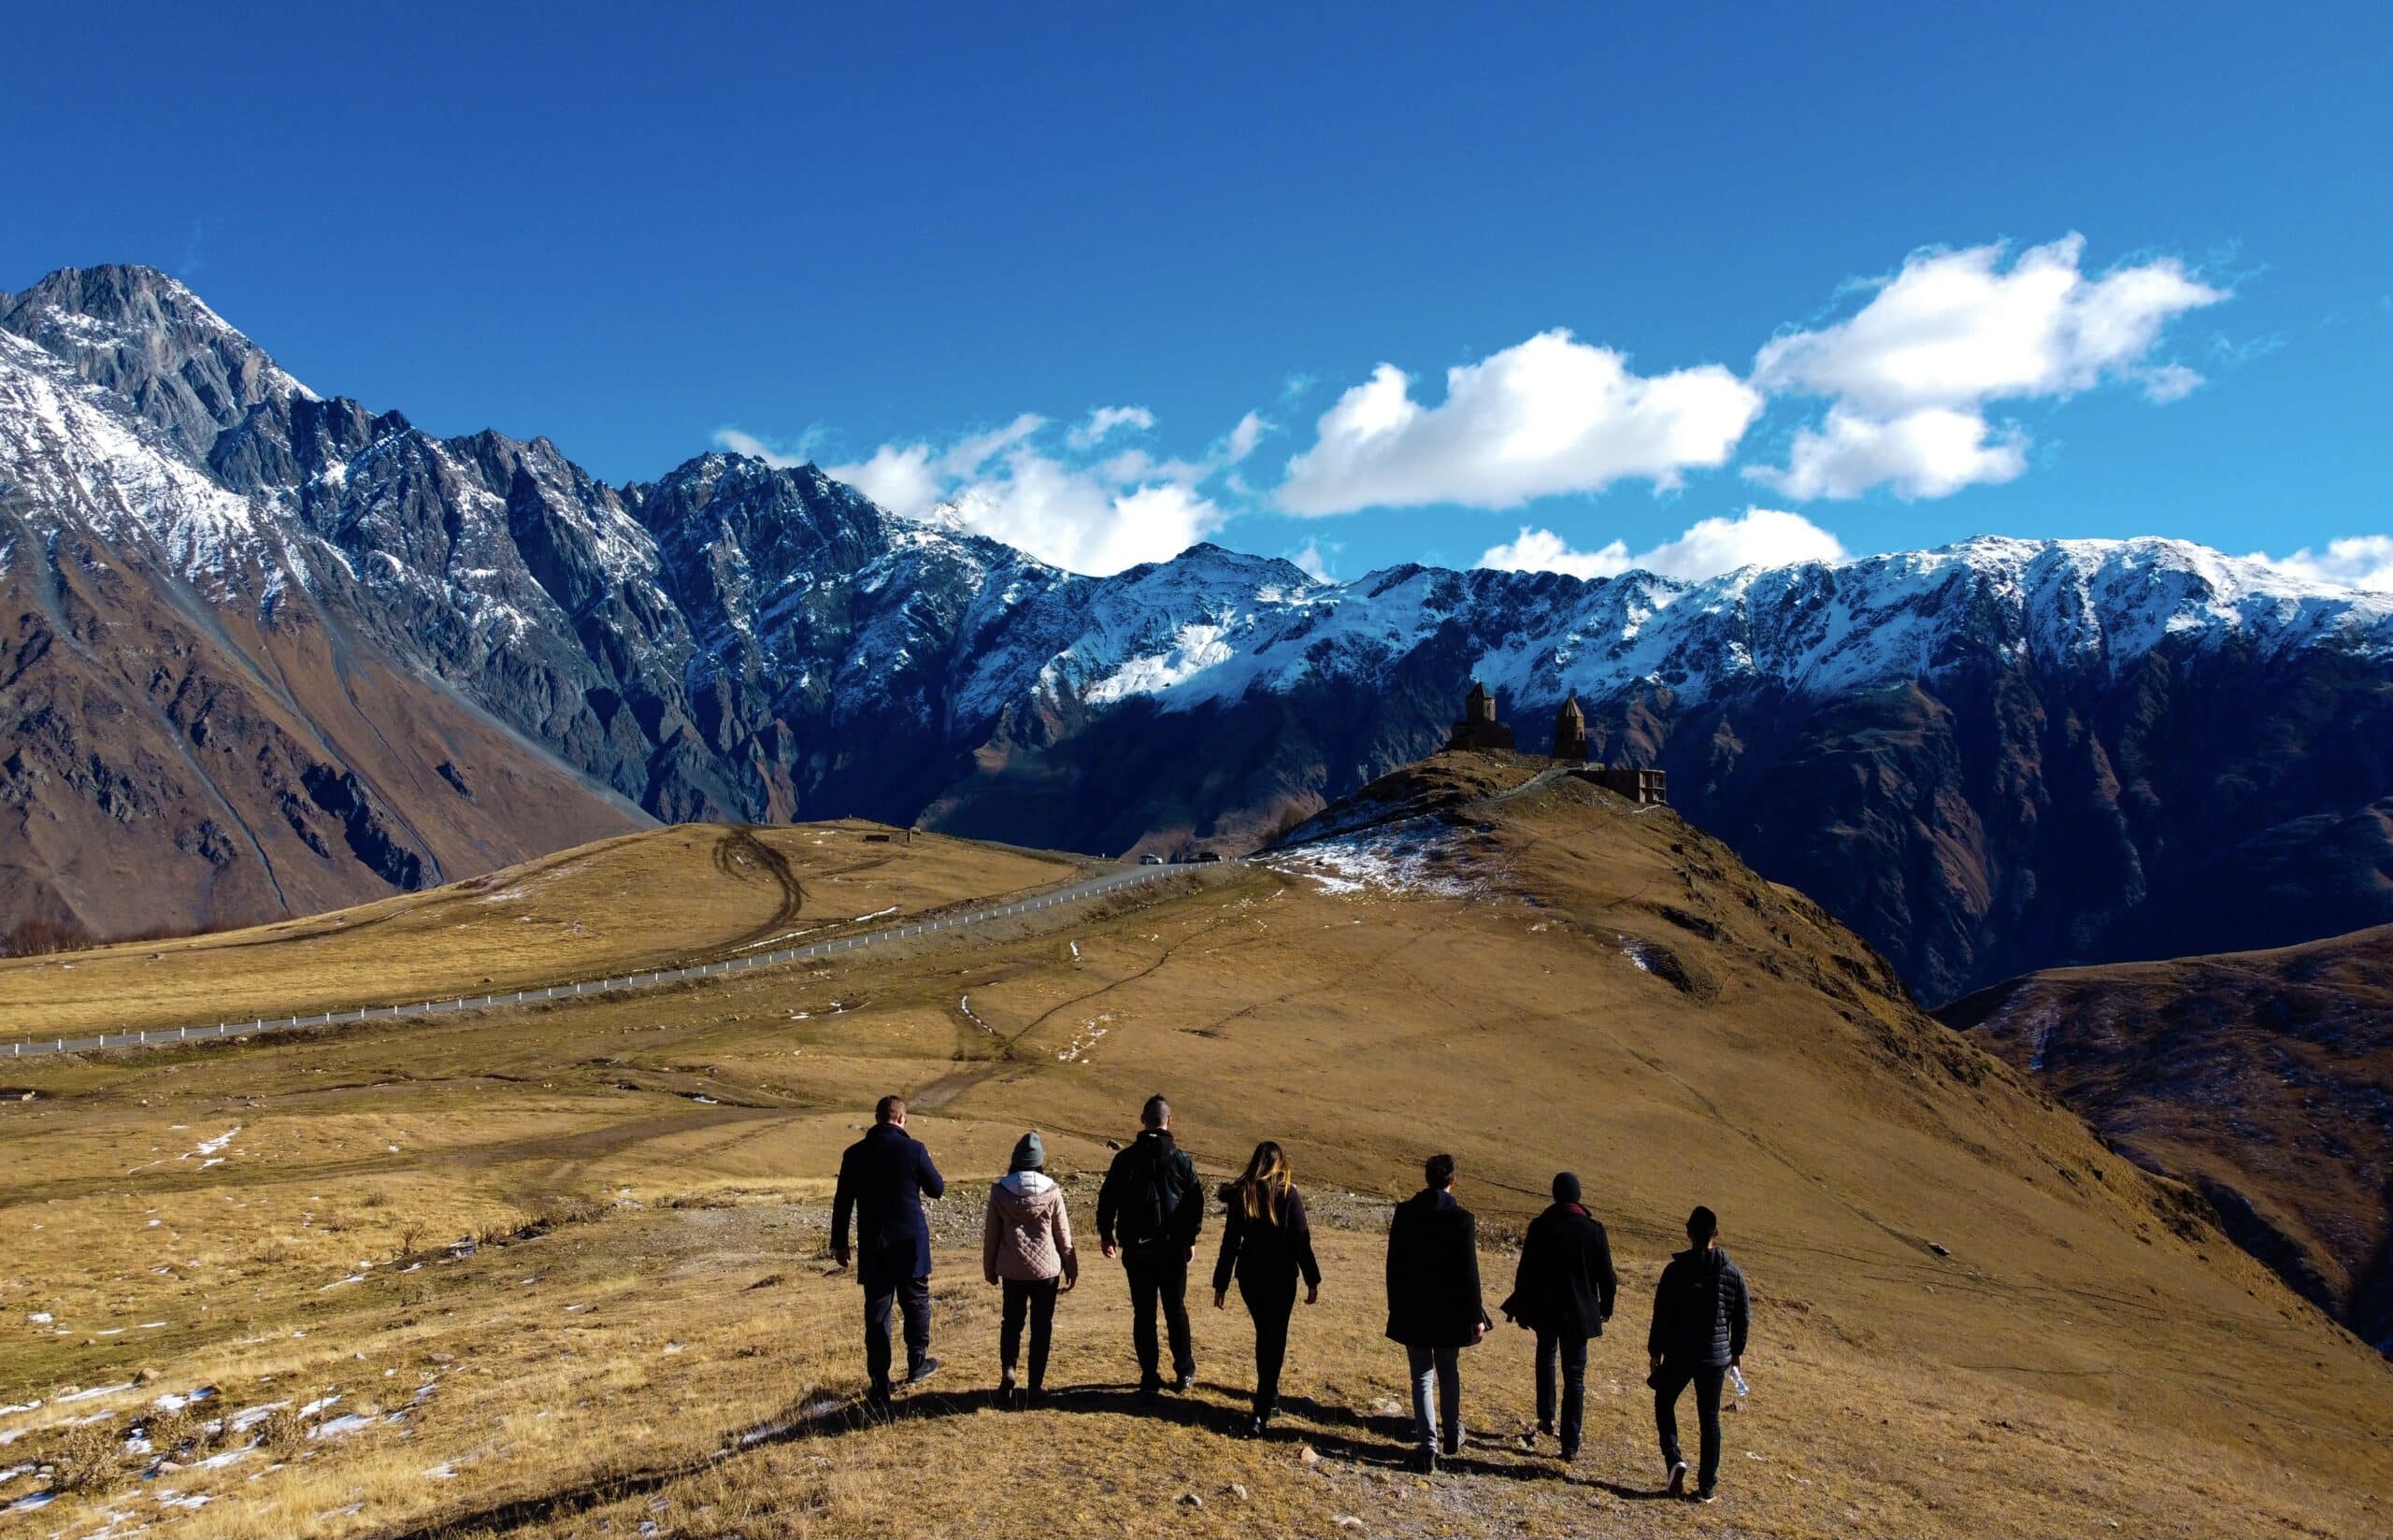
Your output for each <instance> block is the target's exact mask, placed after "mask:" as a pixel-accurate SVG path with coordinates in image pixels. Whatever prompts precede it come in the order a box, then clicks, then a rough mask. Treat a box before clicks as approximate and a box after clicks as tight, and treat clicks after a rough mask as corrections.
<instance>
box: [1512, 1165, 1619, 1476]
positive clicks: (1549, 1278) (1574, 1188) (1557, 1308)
mask: <svg viewBox="0 0 2393 1540" xmlns="http://www.w3.org/2000/svg"><path fill="white" fill-rule="evenodd" d="M1619 1291H1620V1279H1619V1277H1618V1276H1616V1275H1615V1274H1614V1273H1613V1272H1612V1243H1611V1241H1610V1239H1609V1238H1608V1237H1607V1236H1606V1235H1605V1234H1604V1227H1603V1225H1602V1224H1601V1223H1600V1222H1599V1221H1598V1219H1596V1217H1595V1216H1594V1215H1592V1214H1590V1213H1588V1212H1587V1210H1586V1209H1585V1208H1584V1207H1583V1205H1581V1204H1580V1202H1579V1178H1578V1177H1577V1176H1572V1175H1571V1174H1570V1173H1569V1172H1568V1171H1565V1172H1561V1173H1559V1174H1558V1175H1556V1176H1555V1178H1554V1206H1553V1207H1551V1208H1549V1209H1547V1210H1546V1211H1545V1212H1544V1213H1542V1214H1540V1215H1539V1216H1538V1217H1537V1218H1536V1219H1532V1220H1530V1221H1529V1229H1528V1234H1527V1235H1526V1237H1525V1238H1524V1239H1523V1241H1522V1242H1521V1262H1520V1265H1519V1266H1518V1267H1517V1268H1515V1269H1514V1270H1513V1273H1512V1298H1510V1299H1508V1300H1506V1301H1505V1302H1504V1316H1505V1319H1509V1320H1511V1321H1512V1322H1513V1323H1514V1324H1515V1325H1519V1326H1526V1327H1527V1328H1528V1329H1529V1330H1530V1331H1532V1332H1535V1333H1537V1428H1538V1432H1539V1433H1547V1434H1551V1433H1554V1431H1555V1427H1554V1424H1555V1393H1554V1392H1555V1370H1556V1369H1557V1368H1558V1369H1559V1370H1560V1371H1561V1381H1562V1395H1561V1398H1560V1399H1561V1407H1560V1411H1561V1417H1562V1434H1561V1437H1562V1458H1563V1460H1564V1461H1565V1462H1569V1461H1572V1460H1576V1459H1577V1458H1579V1430H1580V1427H1581V1423H1582V1421H1583V1415H1584V1409H1585V1406H1586V1397H1587V1339H1588V1338H1589V1337H1599V1336H1601V1335H1603V1334H1604V1322H1605V1321H1607V1320H1610V1319H1612V1301H1613V1299H1614V1297H1615V1296H1616V1295H1617V1294H1618V1293H1619ZM1531 1442H1534V1440H1533V1439H1532V1440H1531Z"/></svg>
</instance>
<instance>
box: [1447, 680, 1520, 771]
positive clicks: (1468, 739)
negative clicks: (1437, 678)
mask: <svg viewBox="0 0 2393 1540" xmlns="http://www.w3.org/2000/svg"><path fill="white" fill-rule="evenodd" d="M1446 747H1447V748H1448V749H1503V750H1504V751H1505V752H1507V753H1510V752H1511V751H1512V729H1511V728H1510V727H1507V726H1506V725H1504V724H1503V723H1502V722H1499V721H1497V720H1496V697H1495V696H1493V695H1491V694H1489V693H1488V692H1487V687H1486V686H1485V685H1483V684H1481V683H1480V682H1479V681H1478V680H1477V679H1473V680H1471V681H1470V693H1469V694H1468V695H1466V696H1464V697H1463V701H1462V720H1460V721H1458V722H1456V723H1454V731H1453V732H1452V733H1450V734H1447V737H1446Z"/></svg>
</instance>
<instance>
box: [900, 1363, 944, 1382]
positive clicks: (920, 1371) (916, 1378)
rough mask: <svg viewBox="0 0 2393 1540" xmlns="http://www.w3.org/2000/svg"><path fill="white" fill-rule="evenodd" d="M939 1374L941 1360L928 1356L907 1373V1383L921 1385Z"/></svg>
mask: <svg viewBox="0 0 2393 1540" xmlns="http://www.w3.org/2000/svg"><path fill="white" fill-rule="evenodd" d="M937 1373H939V1360H937V1359H935V1358H930V1357H927V1356H926V1357H924V1358H923V1359H921V1360H920V1361H918V1362H916V1363H914V1365H913V1366H912V1367H910V1368H909V1369H908V1370H907V1371H906V1383H907V1384H908V1385H920V1384H921V1383H922V1382H923V1381H924V1380H926V1379H928V1378H930V1377H931V1376H933V1375H935V1374H937Z"/></svg>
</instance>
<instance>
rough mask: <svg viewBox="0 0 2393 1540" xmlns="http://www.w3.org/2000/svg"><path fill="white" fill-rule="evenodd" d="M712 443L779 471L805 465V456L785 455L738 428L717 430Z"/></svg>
mask: <svg viewBox="0 0 2393 1540" xmlns="http://www.w3.org/2000/svg"><path fill="white" fill-rule="evenodd" d="M714 441H715V445H716V447H717V448H719V449H729V450H730V451H731V452H732V453H734V454H744V455H746V456H748V457H749V458H750V459H752V460H761V461H763V462H764V463H766V464H767V465H771V466H773V467H774V468H776V469H779V470H786V469H788V468H789V467H790V466H792V465H803V464H805V463H806V456H805V455H803V454H789V453H785V452H783V451H782V450H780V449H775V448H773V447H772V446H771V445H770V444H767V443H766V442H765V441H764V440H763V439H761V438H759V437H757V436H756V435H754V434H752V433H742V432H740V431H739V430H738V428H717V429H716V430H715V431H714Z"/></svg>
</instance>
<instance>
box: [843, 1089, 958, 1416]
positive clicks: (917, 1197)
mask: <svg viewBox="0 0 2393 1540" xmlns="http://www.w3.org/2000/svg"><path fill="white" fill-rule="evenodd" d="M945 1191H947V1184H946V1182H944V1181H943V1180H941V1179H940V1177H939V1167H937V1166H935V1165H933V1164H932V1163H931V1152H930V1151H929V1150H927V1149H925V1148H923V1146H922V1144H921V1142H920V1141H918V1140H916V1139H915V1138H914V1137H913V1136H912V1135H910V1134H908V1133H907V1132H906V1103H905V1100H904V1099H903V1098H902V1097H896V1096H883V1097H882V1098H881V1101H880V1103H879V1105H876V1106H875V1107H874V1108H873V1109H872V1127H871V1128H870V1129H869V1130H867V1132H866V1134H865V1136H864V1137H863V1138H861V1139H858V1140H857V1141H856V1142H855V1143H854V1144H852V1145H850V1146H849V1147H848V1149H847V1153H846V1154H844V1155H842V1156H840V1157H839V1186H838V1193H837V1194H836V1195H835V1196H834V1197H833V1198H832V1200H831V1256H832V1258H833V1260H835V1261H836V1262H838V1264H839V1265H840V1266H841V1267H845V1266H847V1265H848V1259H849V1256H850V1252H849V1250H848V1215H849V1213H850V1211H851V1210H853V1213H854V1215H855V1220H856V1248H855V1252H854V1256H855V1261H856V1281H857V1282H859V1283H861V1284H863V1285H864V1366H865V1373H866V1374H867V1375H868V1376H871V1380H872V1391H871V1395H872V1401H873V1405H876V1406H886V1405H888V1403H889V1307H890V1305H892V1304H893V1303H894V1304H896V1305H899V1306H900V1307H901V1308H902V1310H903V1311H904V1314H905V1318H906V1383H907V1384H909V1385H916V1384H920V1383H921V1382H922V1381H924V1380H925V1379H928V1378H930V1377H931V1376H932V1375H934V1374H937V1373H938V1372H939V1360H937V1359H935V1358H933V1357H931V1356H930V1351H931V1281H930V1280H931V1232H930V1226H929V1224H928V1223H926V1222H925V1221H924V1219H923V1199H924V1197H925V1196H928V1197H933V1198H936V1197H939V1195H941V1194H942V1193H944V1192H945Z"/></svg>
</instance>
